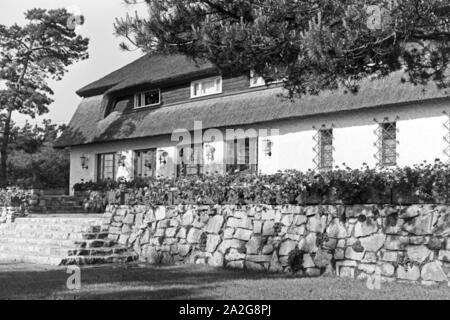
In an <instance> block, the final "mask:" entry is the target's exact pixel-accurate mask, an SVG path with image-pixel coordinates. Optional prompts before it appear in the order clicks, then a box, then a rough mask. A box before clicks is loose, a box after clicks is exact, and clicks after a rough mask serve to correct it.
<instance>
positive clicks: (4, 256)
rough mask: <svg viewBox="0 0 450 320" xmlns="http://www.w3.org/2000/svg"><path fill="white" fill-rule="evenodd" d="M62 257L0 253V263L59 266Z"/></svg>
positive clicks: (26, 253)
mask: <svg viewBox="0 0 450 320" xmlns="http://www.w3.org/2000/svg"><path fill="white" fill-rule="evenodd" d="M63 260H64V257H60V256H49V255H39V254H33V255H32V254H30V253H29V252H22V253H21V252H15V253H9V252H0V263H13V262H22V263H33V264H43V265H53V266H59V265H61V263H62V262H63Z"/></svg>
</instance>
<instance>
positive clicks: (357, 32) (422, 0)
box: [115, 0, 450, 96]
mask: <svg viewBox="0 0 450 320" xmlns="http://www.w3.org/2000/svg"><path fill="white" fill-rule="evenodd" d="M125 2H126V3H128V4H130V5H133V4H136V3H137V1H136V0H125ZM145 3H146V5H147V6H148V9H149V10H148V12H149V14H147V12H145V13H142V14H140V15H139V14H138V13H136V15H134V16H132V15H128V16H127V17H125V18H121V19H117V21H116V23H115V29H116V33H117V35H119V36H123V37H125V38H126V39H127V41H126V42H124V43H123V44H122V48H123V49H131V47H130V45H132V46H134V47H137V48H140V49H142V50H143V51H144V52H149V53H159V52H163V53H174V52H179V53H183V54H186V55H188V56H190V57H193V58H195V59H207V60H209V61H212V62H214V63H215V64H216V65H218V66H219V67H220V68H221V69H222V70H223V71H224V72H228V73H230V74H241V73H242V72H243V71H250V70H254V71H255V72H256V73H257V74H259V75H261V76H263V77H264V78H265V79H266V80H269V81H270V80H275V79H276V80H280V79H282V80H283V81H284V86H285V87H286V88H287V89H288V90H289V93H290V95H291V96H294V95H304V94H317V93H319V92H320V91H321V90H324V89H336V88H338V87H339V86H341V85H345V86H347V87H348V88H350V89H351V90H352V91H353V92H356V91H357V89H358V81H359V80H360V79H362V78H365V77H369V76H370V77H372V76H373V77H383V76H386V75H388V74H390V73H392V72H394V71H397V70H400V69H402V68H405V71H406V72H407V74H408V77H407V78H408V79H405V80H409V81H412V82H413V83H416V84H417V83H427V82H428V81H434V82H436V83H437V84H438V85H439V86H440V87H447V86H448V85H449V83H450V82H449V78H448V75H449V74H448V72H447V73H446V70H447V66H448V61H449V58H450V46H449V40H450V19H449V17H450V5H449V4H448V0H345V1H343V0H235V1H226V0H209V1H198V0H146V1H145ZM447 71H448V70H447Z"/></svg>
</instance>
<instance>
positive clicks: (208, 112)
mask: <svg viewBox="0 0 450 320" xmlns="http://www.w3.org/2000/svg"><path fill="white" fill-rule="evenodd" d="M402 76H403V74H402V73H401V72H397V73H395V74H392V75H391V76H389V77H387V78H384V79H381V80H374V81H370V80H365V81H363V82H362V83H361V88H360V90H359V92H358V93H357V94H352V93H344V92H343V91H341V90H339V91H325V92H322V93H321V94H320V95H318V96H305V97H303V98H302V99H297V100H295V101H291V100H289V99H285V98H281V97H279V96H278V94H279V93H282V90H283V89H281V88H268V89H266V88H265V89H263V90H257V91H249V92H243V93H238V94H233V95H222V96H217V97H214V98H211V99H204V100H196V101H189V102H185V103H180V104H177V105H170V106H163V107H160V108H157V109H151V110H149V109H147V110H142V111H138V112H132V113H125V114H122V113H120V112H116V111H115V112H112V113H111V114H109V115H108V116H107V117H106V118H104V119H103V115H104V114H105V106H104V104H103V103H102V100H103V96H95V97H90V98H85V99H84V100H83V101H82V103H81V105H80V106H79V107H78V110H77V111H76V113H75V115H74V117H73V119H72V121H71V122H70V124H69V128H68V129H67V130H66V131H65V132H64V133H63V134H62V136H61V138H60V139H59V141H58V143H57V147H66V146H73V145H83V144H91V143H98V142H107V141H116V140H123V139H135V138H144V137H150V136H158V135H166V134H171V133H172V132H173V131H174V130H175V129H188V130H192V129H193V125H194V121H202V122H203V127H204V128H223V127H228V126H240V125H246V124H252V123H263V122H270V121H275V120H281V119H291V118H302V117H307V116H312V115H319V114H328V113H335V112H342V111H353V110H358V109H363V108H374V107H380V106H395V105H398V104H405V103H412V102H417V101H423V100H430V99H442V98H447V97H450V92H449V91H448V90H440V89H438V88H437V87H436V86H435V85H434V84H430V85H429V86H427V87H423V86H413V85H412V84H411V83H402V82H401V78H402Z"/></svg>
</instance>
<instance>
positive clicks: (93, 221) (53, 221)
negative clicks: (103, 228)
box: [14, 217, 105, 226]
mask: <svg viewBox="0 0 450 320" xmlns="http://www.w3.org/2000/svg"><path fill="white" fill-rule="evenodd" d="M104 222H105V219H102V218H76V217H73V218H72V217H64V218H62V217H58V218H52V217H42V218H41V217H39V218H35V217H33V218H17V219H16V220H15V222H14V224H26V225H46V224H47V225H64V224H68V225H82V226H86V225H89V226H91V225H92V226H95V225H101V224H103V223H104Z"/></svg>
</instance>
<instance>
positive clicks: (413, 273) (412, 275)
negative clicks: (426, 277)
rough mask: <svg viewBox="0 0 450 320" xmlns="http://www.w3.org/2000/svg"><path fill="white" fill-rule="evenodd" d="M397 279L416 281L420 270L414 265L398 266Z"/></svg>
mask: <svg viewBox="0 0 450 320" xmlns="http://www.w3.org/2000/svg"><path fill="white" fill-rule="evenodd" d="M397 278H398V279H401V280H409V281H417V280H419V278H420V269H419V267H418V266H416V265H412V266H398V267H397Z"/></svg>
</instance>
